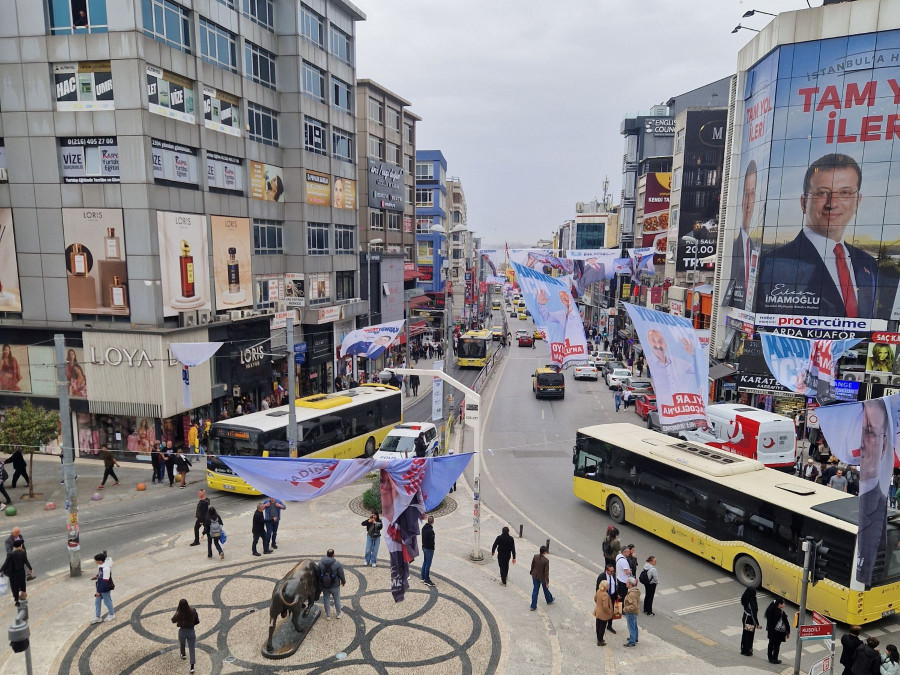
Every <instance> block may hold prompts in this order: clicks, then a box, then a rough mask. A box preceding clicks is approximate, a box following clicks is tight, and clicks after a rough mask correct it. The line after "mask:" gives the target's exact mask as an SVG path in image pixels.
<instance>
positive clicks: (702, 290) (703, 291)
mask: <svg viewBox="0 0 900 675" xmlns="http://www.w3.org/2000/svg"><path fill="white" fill-rule="evenodd" d="M694 290H696V291H697V293H699V294H700V295H712V292H713V287H712V285H711V284H700V285H699V286H697V288H695V289H694Z"/></svg>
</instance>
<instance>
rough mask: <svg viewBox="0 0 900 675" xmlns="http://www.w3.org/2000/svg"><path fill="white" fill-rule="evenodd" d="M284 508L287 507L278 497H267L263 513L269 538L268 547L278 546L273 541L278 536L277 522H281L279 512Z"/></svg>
mask: <svg viewBox="0 0 900 675" xmlns="http://www.w3.org/2000/svg"><path fill="white" fill-rule="evenodd" d="M286 508H287V507H286V506H285V505H284V502H283V501H281V500H280V499H277V498H276V497H269V501H268V503H267V504H266V510H265V512H264V515H265V523H266V536H267V537H268V538H269V547H270V548H273V549H276V548H278V544H276V543H275V540H276V539H277V538H278V525H279V523H281V512H282V511H284V510H285V509H286Z"/></svg>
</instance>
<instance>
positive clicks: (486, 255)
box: [478, 248, 506, 276]
mask: <svg viewBox="0 0 900 675" xmlns="http://www.w3.org/2000/svg"><path fill="white" fill-rule="evenodd" d="M478 255H480V256H481V263H482V264H483V265H485V266H486V268H487V269H488V270H490V272H489V274H491V275H494V276H499V275H500V271H501V270H502V269H503V265H504V264H505V262H506V254H505V253H504V252H503V251H501V250H500V249H496V248H480V249H478Z"/></svg>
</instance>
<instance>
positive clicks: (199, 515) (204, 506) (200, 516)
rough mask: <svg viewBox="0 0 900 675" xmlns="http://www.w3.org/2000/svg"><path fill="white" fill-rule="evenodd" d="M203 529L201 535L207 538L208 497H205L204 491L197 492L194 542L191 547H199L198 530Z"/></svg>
mask: <svg viewBox="0 0 900 675" xmlns="http://www.w3.org/2000/svg"><path fill="white" fill-rule="evenodd" d="M201 527H202V528H203V534H204V535H205V536H209V497H207V496H206V490H200V491H198V492H197V508H196V509H194V541H192V542H191V546H199V545H200V528H201Z"/></svg>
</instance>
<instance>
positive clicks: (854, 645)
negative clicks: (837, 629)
mask: <svg viewBox="0 0 900 675" xmlns="http://www.w3.org/2000/svg"><path fill="white" fill-rule="evenodd" d="M860 631H862V628H861V627H860V626H850V632H849V633H847V634H846V635H844V636H843V637H842V638H841V665H842V666H844V672H843V674H842V675H853V660H854V659H855V658H856V650H857V649H859V646H860V645H861V644H862V640H860V639H859V633H860Z"/></svg>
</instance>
